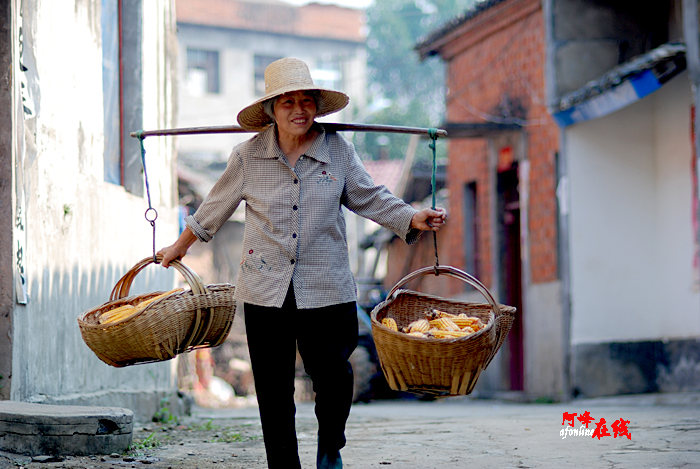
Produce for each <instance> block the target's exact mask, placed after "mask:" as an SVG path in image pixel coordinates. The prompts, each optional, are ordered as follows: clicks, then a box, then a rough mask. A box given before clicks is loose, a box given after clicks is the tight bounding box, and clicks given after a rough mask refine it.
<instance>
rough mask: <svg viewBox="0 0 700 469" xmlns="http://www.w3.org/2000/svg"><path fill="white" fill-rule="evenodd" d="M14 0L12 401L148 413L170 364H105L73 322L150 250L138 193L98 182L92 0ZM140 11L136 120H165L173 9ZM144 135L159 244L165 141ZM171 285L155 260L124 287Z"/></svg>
mask: <svg viewBox="0 0 700 469" xmlns="http://www.w3.org/2000/svg"><path fill="white" fill-rule="evenodd" d="M22 3H23V12H22V13H23V24H24V35H25V43H24V47H25V53H26V52H30V54H31V59H32V60H31V62H32V64H33V67H31V68H30V70H28V71H27V76H28V81H29V82H30V88H31V89H32V90H33V96H32V97H33V100H34V105H35V108H36V114H35V116H34V117H29V118H27V119H24V121H17V122H15V125H16V126H19V128H20V129H21V128H23V129H24V136H25V140H24V142H25V151H24V152H18V154H17V155H15V162H16V165H17V168H20V169H21V170H22V172H21V173H19V172H18V174H21V175H22V176H21V177H20V178H19V179H18V181H17V183H18V184H19V190H20V192H22V193H23V195H24V200H25V202H24V206H23V207H21V208H22V210H23V211H24V213H25V214H26V233H27V235H26V252H25V268H26V277H27V281H28V282H27V285H28V302H27V304H26V306H25V305H15V307H14V312H13V326H14V331H13V344H14V346H13V349H12V377H13V379H12V386H11V399H13V400H22V401H32V402H59V403H66V404H70V403H90V404H101V405H125V406H128V407H130V408H132V409H133V410H134V412H135V414H136V415H137V418H149V417H150V416H151V415H152V414H153V412H155V411H156V410H157V407H156V406H157V405H158V397H159V394H164V393H168V392H172V391H174V390H175V382H174V378H173V376H174V375H173V374H171V367H172V366H173V365H174V363H175V362H174V361H173V362H166V363H161V364H154V365H140V366H134V367H129V368H124V369H115V368H112V367H109V366H108V365H106V364H104V363H102V362H101V361H100V360H98V359H97V357H96V356H95V355H94V354H93V353H92V352H91V351H90V350H89V349H88V347H87V346H86V345H85V344H84V342H83V341H82V339H81V336H80V332H79V328H78V325H77V322H76V317H77V316H78V315H79V314H80V313H81V312H83V311H85V310H87V309H89V308H92V307H94V306H97V305H99V304H101V303H104V302H105V301H107V300H108V299H109V293H110V291H111V289H112V287H113V286H114V284H115V283H116V281H117V280H118V279H119V277H120V276H121V275H122V274H123V273H125V272H126V270H128V269H129V268H130V267H131V266H132V265H133V264H135V263H136V262H137V261H139V260H140V259H142V258H144V257H147V256H149V255H151V253H152V230H151V226H150V225H149V224H148V222H147V221H146V220H145V219H144V217H143V213H144V211H145V210H146V208H148V202H147V200H146V198H145V197H144V196H138V195H133V194H131V193H129V192H127V191H126V190H125V189H124V187H122V186H118V185H113V184H109V183H106V182H104V177H103V149H104V139H103V110H102V104H101V103H102V51H101V29H100V1H99V0H88V1H75V2H73V1H67V0H64V1H61V2H39V1H29V2H28V1H25V2H22ZM141 13H142V15H143V31H142V33H143V44H142V51H143V57H142V60H143V63H142V83H143V84H142V86H143V89H142V96H143V103H144V112H143V123H142V127H143V128H157V127H163V126H171V125H172V124H173V116H174V111H175V109H174V103H175V98H176V96H175V86H174V85H175V82H174V80H173V79H172V77H173V74H172V72H173V71H174V68H175V63H176V55H175V54H176V49H175V48H174V44H175V42H174V31H175V21H174V11H173V8H172V6H171V2H170V1H168V0H148V1H147V2H143V7H142V11H141ZM16 84H17V82H16V81H15V85H16ZM125 105H126V106H129V105H130V103H125ZM126 130H127V131H134V130H138V129H126ZM145 143H146V149H147V169H148V176H149V180H150V189H151V198H152V201H153V205H154V207H155V208H156V209H157V210H158V213H159V217H158V220H157V241H156V245H157V246H163V245H166V244H170V243H171V242H172V241H173V240H174V239H175V237H176V236H177V234H178V231H177V230H178V221H177V207H176V204H175V201H176V191H177V186H176V183H175V179H174V176H173V174H174V163H175V161H174V152H173V142H172V140H169V139H166V138H162V139H156V138H153V139H147V140H146V142H145ZM139 156H140V155H138V154H136V155H134V154H127V155H126V157H127V158H130V159H132V160H133V159H138V158H139ZM143 192H144V194H145V191H143ZM3 224H5V221H3ZM173 283H174V275H173V271H172V270H171V271H165V270H163V269H160V267H156V266H153V267H151V268H149V269H147V270H146V271H145V272H144V273H142V274H140V275H139V276H138V277H137V281H136V282H135V285H134V288H132V293H138V292H143V291H153V290H163V289H169V288H171V287H172V285H173Z"/></svg>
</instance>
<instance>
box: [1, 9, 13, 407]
mask: <svg viewBox="0 0 700 469" xmlns="http://www.w3.org/2000/svg"><path fill="white" fill-rule="evenodd" d="M12 3H13V2H4V3H2V7H0V70H2V72H0V73H2V75H1V76H0V110H1V111H0V140H1V141H3V142H6V143H5V144H4V145H0V220H1V221H2V223H0V399H8V398H9V397H10V382H11V381H10V380H11V376H12V309H13V306H14V302H15V301H14V295H13V289H14V275H13V271H14V268H15V266H14V263H13V262H12V261H13V259H14V255H13V251H12V248H13V239H12V232H13V230H14V223H12V213H13V210H12V205H13V204H12V201H13V199H14V198H13V196H12V190H13V187H14V185H13V183H12V174H13V171H12V144H11V143H10V142H12V140H13V133H12V120H13V114H14V112H15V111H14V108H13V106H12V101H13V92H12V91H13V89H12V67H11V65H12V57H13V54H12V45H13V43H14V41H13V34H12V32H13V22H12V8H13V5H12Z"/></svg>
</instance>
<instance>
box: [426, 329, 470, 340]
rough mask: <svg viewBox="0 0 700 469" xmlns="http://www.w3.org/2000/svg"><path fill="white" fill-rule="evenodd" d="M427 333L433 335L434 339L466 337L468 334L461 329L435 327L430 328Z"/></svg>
mask: <svg viewBox="0 0 700 469" xmlns="http://www.w3.org/2000/svg"><path fill="white" fill-rule="evenodd" d="M428 335H429V336H431V337H434V338H435V339H454V338H457V337H466V336H468V335H469V334H468V333H466V332H462V331H441V330H437V329H431V330H430V332H428Z"/></svg>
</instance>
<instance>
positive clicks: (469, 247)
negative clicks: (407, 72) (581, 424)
mask: <svg viewBox="0 0 700 469" xmlns="http://www.w3.org/2000/svg"><path fill="white" fill-rule="evenodd" d="M697 7H698V5H697V2H693V1H691V2H683V3H682V4H681V2H680V1H675V0H669V1H662V2H654V4H653V6H650V7H649V8H643V9H639V8H637V6H636V5H632V4H628V3H624V2H622V3H620V2H581V1H578V0H557V1H554V0H547V1H544V2H539V1H534V0H489V1H485V2H480V3H479V4H477V6H476V7H475V8H474V9H472V10H469V11H467V12H465V13H464V14H463V15H461V16H460V17H458V18H456V19H455V20H454V21H452V22H451V23H449V24H447V25H445V26H444V27H443V28H441V29H440V30H438V31H436V32H435V33H433V34H431V35H430V36H429V37H427V38H426V39H425V40H424V41H422V42H421V43H420V44H419V45H418V46H417V49H418V51H419V53H420V54H421V55H422V56H423V57H426V56H428V55H432V54H439V55H440V56H441V57H442V58H443V59H444V60H445V61H446V62H447V65H448V88H449V90H450V91H449V94H448V95H447V103H448V104H447V122H446V124H445V126H446V127H447V129H448V131H450V135H451V137H453V139H452V140H450V149H449V170H448V187H449V188H450V201H451V205H452V207H453V208H452V216H451V221H452V223H451V226H448V227H446V230H447V229H449V230H451V231H450V233H454V236H450V237H449V238H450V241H451V243H452V246H453V248H452V249H451V250H450V252H449V253H448V256H449V257H448V259H449V260H448V261H447V262H449V263H453V264H454V265H456V266H461V267H464V268H466V269H467V270H469V271H473V272H474V273H476V275H477V277H479V278H481V279H482V280H484V281H485V282H486V284H487V285H488V286H489V287H490V288H492V289H493V291H495V292H496V293H497V295H498V297H499V299H500V300H501V301H502V302H505V303H511V304H514V305H515V306H518V309H519V310H520V316H521V318H522V324H521V326H520V327H522V329H519V327H518V326H517V324H516V327H515V328H514V329H513V330H512V331H511V333H510V335H511V337H509V342H508V344H507V345H508V346H507V347H506V348H505V350H504V351H503V353H501V359H500V361H499V360H495V361H494V363H496V362H497V366H496V367H495V369H494V370H491V369H489V370H487V371H488V372H489V373H488V374H487V375H486V376H485V378H486V379H485V380H484V379H483V378H482V380H483V381H484V382H480V383H479V385H480V388H479V389H480V390H482V391H487V390H489V389H499V388H500V389H510V390H517V389H522V390H523V391H524V392H525V393H526V394H527V395H528V396H529V397H532V398H536V397H542V396H547V397H552V398H555V399H559V398H561V399H568V398H570V397H572V396H577V395H583V396H600V395H611V394H624V393H638V392H654V391H679V390H697V389H699V388H700V372H699V371H698V370H700V358H699V357H700V345H698V344H700V342H699V339H700V321H699V320H698V309H699V308H700V287H699V283H698V279H699V278H700V267H699V264H698V247H697V246H698V242H697V240H698V215H697V213H698V211H697V207H698V185H697V184H698V183H697V163H696V162H697V159H696V153H695V147H694V142H695V141H696V139H695V132H694V129H695V128H697V127H696V126H697V124H696V123H694V121H693V113H694V102H697V99H698V98H697V96H694V95H693V93H692V86H691V85H693V84H694V86H697V81H698V80H697V79H696V78H693V77H698V76H700V70H698V69H699V68H700V66H698V63H699V61H700V59H699V58H698V57H697V51H698V24H697ZM687 41H689V43H688V44H686V42H687ZM688 51H694V52H693V54H694V55H693V56H687V54H688ZM692 64H695V68H694V69H692V68H691V66H692ZM686 67H688V68H689V69H690V73H689V72H687V71H686ZM693 80H695V81H693ZM520 337H521V338H520ZM518 342H521V343H522V346H521V347H522V348H521V349H520V351H518V348H517V347H518ZM514 347H516V348H514ZM519 354H520V358H518V355H519ZM518 361H520V363H518ZM491 367H493V364H492V365H491ZM495 375H496V376H495ZM518 375H520V376H521V378H520V379H521V381H519V378H518Z"/></svg>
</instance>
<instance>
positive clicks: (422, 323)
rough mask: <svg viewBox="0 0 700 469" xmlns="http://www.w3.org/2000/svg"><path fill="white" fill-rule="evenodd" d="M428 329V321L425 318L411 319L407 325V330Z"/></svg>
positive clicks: (421, 330)
mask: <svg viewBox="0 0 700 469" xmlns="http://www.w3.org/2000/svg"><path fill="white" fill-rule="evenodd" d="M429 330H430V323H429V322H428V320H427V319H419V320H417V321H413V322H412V323H411V324H409V325H408V332H409V333H410V332H428V331H429Z"/></svg>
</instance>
